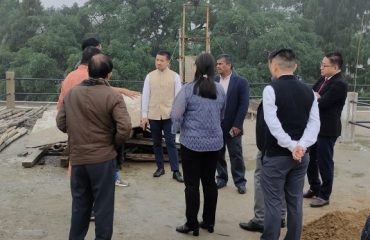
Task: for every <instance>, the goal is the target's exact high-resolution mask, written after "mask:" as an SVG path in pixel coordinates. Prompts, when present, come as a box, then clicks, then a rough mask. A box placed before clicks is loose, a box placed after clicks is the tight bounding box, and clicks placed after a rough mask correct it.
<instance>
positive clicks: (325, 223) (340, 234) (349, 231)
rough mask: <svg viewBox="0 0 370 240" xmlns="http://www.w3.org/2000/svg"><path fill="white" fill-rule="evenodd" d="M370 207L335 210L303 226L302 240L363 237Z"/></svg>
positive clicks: (337, 239) (345, 239)
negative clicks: (348, 210) (353, 210)
mask: <svg viewBox="0 0 370 240" xmlns="http://www.w3.org/2000/svg"><path fill="white" fill-rule="evenodd" d="M369 215H370V209H364V210H361V211H359V212H342V211H335V212H332V213H327V214H325V215H324V216H322V217H321V218H319V219H317V220H315V221H313V222H310V223H308V224H306V225H305V226H303V231H302V238H301V239H302V240H324V239H325V240H354V239H360V238H361V232H362V229H363V228H364V226H365V222H366V219H367V217H368V216H369Z"/></svg>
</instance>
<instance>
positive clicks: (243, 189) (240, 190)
mask: <svg viewBox="0 0 370 240" xmlns="http://www.w3.org/2000/svg"><path fill="white" fill-rule="evenodd" d="M246 192H247V188H246V187H245V186H239V187H238V193H239V194H245V193H246Z"/></svg>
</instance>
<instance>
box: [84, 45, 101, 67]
mask: <svg viewBox="0 0 370 240" xmlns="http://www.w3.org/2000/svg"><path fill="white" fill-rule="evenodd" d="M99 53H101V51H100V50H99V48H96V47H87V48H85V49H84V51H83V52H82V59H81V64H86V65H87V64H88V63H89V62H90V60H91V58H92V57H93V56H95V55H96V54H99Z"/></svg>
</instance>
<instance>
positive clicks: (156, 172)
mask: <svg viewBox="0 0 370 240" xmlns="http://www.w3.org/2000/svg"><path fill="white" fill-rule="evenodd" d="M163 174H164V169H163V168H158V169H157V170H156V171H155V172H154V173H153V177H160V176H162V175H163Z"/></svg>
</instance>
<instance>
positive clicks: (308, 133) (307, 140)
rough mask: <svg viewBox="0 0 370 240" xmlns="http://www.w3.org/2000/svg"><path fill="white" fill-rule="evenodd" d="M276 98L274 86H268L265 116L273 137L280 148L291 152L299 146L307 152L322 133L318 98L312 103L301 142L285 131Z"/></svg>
mask: <svg viewBox="0 0 370 240" xmlns="http://www.w3.org/2000/svg"><path fill="white" fill-rule="evenodd" d="M275 98H276V96H275V91H274V89H273V88H272V86H270V85H268V86H266V87H265V89H264V90H263V114H264V119H265V122H266V124H267V126H268V128H269V130H270V132H271V134H272V136H274V137H275V138H276V139H277V142H278V144H279V146H280V147H283V148H287V149H289V150H290V151H291V152H292V151H293V149H294V148H295V147H296V146H297V145H300V146H302V147H303V148H304V149H305V150H306V149H307V148H308V147H310V146H311V145H313V144H314V143H315V142H316V140H317V135H318V134H319V131H320V115H319V107H318V103H317V98H316V96H315V98H314V100H313V103H312V107H311V110H310V116H309V118H308V123H307V125H306V128H305V130H304V132H303V135H302V137H301V139H299V141H294V140H292V138H291V137H290V136H289V135H288V134H287V133H286V132H285V131H284V129H283V127H282V125H281V122H280V120H279V118H278V117H277V106H276V105H275Z"/></svg>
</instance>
